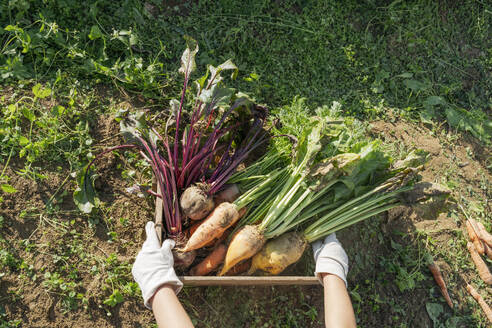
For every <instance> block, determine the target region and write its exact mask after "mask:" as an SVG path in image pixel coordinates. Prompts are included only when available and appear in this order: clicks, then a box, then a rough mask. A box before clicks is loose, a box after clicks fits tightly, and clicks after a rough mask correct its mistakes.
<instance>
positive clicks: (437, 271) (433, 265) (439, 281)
mask: <svg viewBox="0 0 492 328" xmlns="http://www.w3.org/2000/svg"><path fill="white" fill-rule="evenodd" d="M428 267H429V270H430V272H431V273H432V276H433V277H434V280H435V281H436V284H437V285H438V286H439V288H440V289H441V293H442V296H444V299H445V300H446V303H448V305H449V307H450V308H453V302H451V297H449V293H448V288H447V287H446V283H445V282H444V279H443V277H442V273H441V270H440V269H439V267H438V266H437V264H436V263H435V262H431V263H430V264H429V265H428Z"/></svg>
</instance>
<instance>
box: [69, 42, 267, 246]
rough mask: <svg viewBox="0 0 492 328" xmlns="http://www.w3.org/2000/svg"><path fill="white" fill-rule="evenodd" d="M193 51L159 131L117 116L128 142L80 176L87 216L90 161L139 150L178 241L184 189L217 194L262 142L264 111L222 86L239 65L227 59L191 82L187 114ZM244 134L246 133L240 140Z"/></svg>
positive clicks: (78, 197)
mask: <svg viewBox="0 0 492 328" xmlns="http://www.w3.org/2000/svg"><path fill="white" fill-rule="evenodd" d="M197 52H198V45H196V43H195V44H193V45H192V47H191V48H190V47H187V48H186V50H185V51H184V53H183V55H182V57H181V67H180V69H179V72H180V73H182V74H183V75H184V81H183V88H182V91H181V97H180V101H177V100H171V102H170V112H169V119H168V121H167V123H166V124H165V126H164V128H163V129H162V131H158V129H157V128H156V127H153V126H149V125H148V123H147V121H146V119H145V115H144V113H142V112H137V113H134V114H129V113H126V112H123V111H122V112H121V113H120V114H121V115H119V117H118V118H117V120H119V121H120V129H121V133H122V135H123V136H124V138H125V140H126V141H127V143H126V144H124V145H119V146H116V147H112V148H109V149H107V150H105V151H104V152H102V153H100V154H99V155H97V156H96V158H95V159H93V160H92V161H91V162H90V163H89V164H88V165H87V167H86V169H85V171H84V174H83V175H81V177H80V178H79V186H80V188H78V189H77V190H76V191H75V193H74V199H75V201H76V203H77V205H78V206H79V208H80V209H81V210H82V211H83V212H86V213H88V212H90V211H91V210H92V207H93V206H94V203H95V202H96V200H97V198H96V197H95V192H94V190H93V186H92V180H91V179H90V177H89V170H90V167H91V166H92V164H93V163H94V161H95V160H96V159H97V158H99V157H101V156H102V155H104V154H106V153H108V152H111V151H113V150H119V149H126V148H133V149H138V151H139V153H140V155H141V156H142V157H143V158H144V159H145V160H146V162H147V163H148V164H149V165H150V167H151V169H152V174H153V176H154V177H155V180H156V183H157V185H158V191H157V192H153V191H151V190H148V192H149V193H150V194H152V195H154V196H156V197H159V198H161V199H162V202H163V208H164V221H165V224H166V229H167V232H168V233H169V235H170V236H175V237H176V236H178V235H179V234H180V233H181V231H182V221H183V215H182V213H181V210H180V206H179V197H180V194H181V193H182V191H183V190H184V189H186V188H187V187H189V186H191V185H192V184H196V183H202V184H204V185H206V186H207V192H208V193H209V194H210V195H213V194H215V193H216V192H218V191H219V190H221V188H223V186H224V184H225V183H226V182H227V180H228V179H229V178H230V177H231V175H232V174H233V173H234V172H235V170H236V168H237V167H238V165H239V164H241V163H242V162H243V161H244V159H245V158H246V157H247V156H248V155H249V154H250V153H251V152H252V151H253V150H254V149H255V148H257V147H258V146H259V145H261V144H262V143H263V142H264V141H265V140H266V134H265V133H263V126H264V123H265V120H266V115H267V111H266V109H265V108H264V107H261V106H258V105H256V104H254V103H253V101H252V100H251V99H250V98H249V97H248V96H247V95H245V94H242V93H237V92H235V90H234V89H230V88H226V87H224V86H223V84H222V80H223V77H222V76H221V72H223V71H232V76H231V78H233V79H234V78H235V77H236V75H237V67H236V66H235V65H234V64H233V63H232V62H231V61H230V60H227V61H226V62H224V63H223V64H221V65H219V66H217V67H214V66H212V65H209V66H208V67H207V72H206V74H205V76H203V77H202V78H200V79H199V80H197V81H196V82H195V86H196V89H197V94H196V97H195V98H194V100H193V106H192V109H191V111H190V112H188V111H186V109H185V107H186V106H185V105H186V102H187V98H188V97H187V91H188V90H189V82H190V76H191V73H192V72H193V71H194V70H195V69H196V63H195V55H196V54H197ZM207 78H208V80H207ZM243 130H247V131H248V132H247V133H246V135H245V137H243V138H241V137H242V136H241V132H242V131H243Z"/></svg>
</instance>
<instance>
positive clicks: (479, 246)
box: [465, 220, 485, 255]
mask: <svg viewBox="0 0 492 328" xmlns="http://www.w3.org/2000/svg"><path fill="white" fill-rule="evenodd" d="M465 224H466V231H468V236H469V237H470V240H471V241H472V243H473V245H475V249H476V250H477V252H478V254H480V255H482V254H484V252H485V249H484V247H483V243H482V240H481V239H480V237H479V236H480V235H479V234H480V232H479V231H478V226H477V225H476V224H474V223H473V222H472V220H466V222H465Z"/></svg>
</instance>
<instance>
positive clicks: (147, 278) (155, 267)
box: [132, 222, 183, 309]
mask: <svg viewBox="0 0 492 328" xmlns="http://www.w3.org/2000/svg"><path fill="white" fill-rule="evenodd" d="M145 232H146V234H147V240H145V242H144V243H143V245H142V249H141V250H140V252H138V254H137V258H136V259H135V263H133V267H132V275H133V279H135V281H136V282H137V284H138V286H139V287H140V290H141V291H142V297H143V299H144V304H145V306H146V307H147V308H148V309H152V306H151V305H150V302H149V301H150V299H151V298H152V297H153V296H154V294H155V293H156V291H157V289H159V287H161V286H162V285H164V284H165V285H169V286H170V287H171V288H173V289H174V292H175V293H176V294H177V293H179V291H180V290H181V288H182V287H183V283H182V282H181V281H180V280H179V279H178V276H176V272H174V268H173V265H174V259H173V254H172V252H171V249H173V247H174V244H175V243H174V240H171V239H166V240H165V241H164V242H163V243H162V246H160V245H159V239H158V238H157V233H156V231H155V228H154V222H147V225H146V226H145Z"/></svg>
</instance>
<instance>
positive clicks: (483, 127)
mask: <svg viewBox="0 0 492 328" xmlns="http://www.w3.org/2000/svg"><path fill="white" fill-rule="evenodd" d="M445 113H446V119H447V122H448V124H449V125H450V126H451V127H453V128H455V129H459V130H462V131H468V132H470V133H471V134H472V135H473V136H474V137H475V138H478V139H480V140H482V141H484V142H490V140H491V139H492V121H490V120H487V119H485V118H483V119H480V120H479V119H477V118H474V117H473V116H472V115H471V114H470V113H469V112H468V111H466V110H465V109H462V108H452V107H446V109H445Z"/></svg>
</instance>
